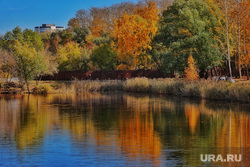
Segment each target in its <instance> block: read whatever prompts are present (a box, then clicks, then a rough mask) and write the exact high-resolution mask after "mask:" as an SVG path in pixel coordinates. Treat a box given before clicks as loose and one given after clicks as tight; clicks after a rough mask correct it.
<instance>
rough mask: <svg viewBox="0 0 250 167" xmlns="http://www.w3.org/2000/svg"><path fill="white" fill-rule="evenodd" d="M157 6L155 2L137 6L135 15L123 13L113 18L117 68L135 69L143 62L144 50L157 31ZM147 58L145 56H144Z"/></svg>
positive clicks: (149, 47) (148, 47) (148, 46)
mask: <svg viewBox="0 0 250 167" xmlns="http://www.w3.org/2000/svg"><path fill="white" fill-rule="evenodd" d="M157 11H158V8H157V7H156V5H155V3H153V2H152V3H149V4H148V6H144V7H142V8H138V9H137V10H136V11H135V15H128V14H124V15H123V16H122V17H121V18H120V19H117V20H115V22H114V27H113V35H114V38H115V47H116V48H117V50H118V53H119V59H120V63H121V65H120V66H118V69H135V68H140V65H142V64H144V63H143V62H142V60H145V59H144V58H142V57H144V56H148V55H147V54H145V53H146V50H148V49H151V46H150V44H151V41H152V38H153V37H154V35H155V34H156V32H157V26H156V22H157V20H158V12H157ZM146 59H147V58H146Z"/></svg>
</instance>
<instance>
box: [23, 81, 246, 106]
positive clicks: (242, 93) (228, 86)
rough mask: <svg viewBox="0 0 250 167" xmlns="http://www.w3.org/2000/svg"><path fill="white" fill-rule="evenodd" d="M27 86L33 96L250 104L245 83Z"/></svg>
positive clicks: (109, 82)
mask: <svg viewBox="0 0 250 167" xmlns="http://www.w3.org/2000/svg"><path fill="white" fill-rule="evenodd" d="M30 85H31V90H32V93H33V94H57V93H84V92H118V91H119V92H133V93H150V94H166V95H173V96H182V97H194V98H204V99H212V100H227V101H241V102H248V103H249V102H250V82H248V81H242V82H236V83H229V82H223V81H219V82H218V81H211V80H199V81H186V80H184V79H148V78H134V79H128V80H126V81H121V80H105V81H98V80H94V81H92V80H73V81H60V82H58V81H42V82H40V83H39V85H38V86H37V85H36V83H35V82H34V81H32V82H31V83H30ZM23 92H26V90H25V87H23Z"/></svg>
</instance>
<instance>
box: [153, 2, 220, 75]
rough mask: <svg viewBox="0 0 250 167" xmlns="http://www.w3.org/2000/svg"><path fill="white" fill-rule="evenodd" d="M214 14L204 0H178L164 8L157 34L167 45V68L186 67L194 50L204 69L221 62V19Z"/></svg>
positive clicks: (199, 65)
mask: <svg viewBox="0 0 250 167" xmlns="http://www.w3.org/2000/svg"><path fill="white" fill-rule="evenodd" d="M213 14H214V13H213ZM213 14H212V11H211V9H210V8H209V6H208V5H207V3H206V2H204V1H200V0H188V1H186V0H176V1H175V2H174V3H173V5H171V6H169V8H168V10H166V11H164V13H163V18H162V20H161V26H160V30H159V34H158V35H157V36H156V37H155V41H156V42H157V43H162V44H163V46H164V49H163V50H164V51H163V53H164V52H165V54H163V55H162V57H163V65H162V69H163V70H165V71H171V70H177V71H184V67H185V66H186V62H187V57H188V55H189V54H190V50H192V51H193V56H194V58H195V59H196V61H197V65H198V67H199V69H201V70H207V69H209V68H212V67H213V66H216V65H219V64H220V62H221V59H222V57H221V55H222V51H221V50H220V48H219V47H218V46H219V42H218V41H216V40H215V39H214V37H215V35H216V31H215V28H216V27H217V26H218V20H217V17H215V16H214V15H213Z"/></svg>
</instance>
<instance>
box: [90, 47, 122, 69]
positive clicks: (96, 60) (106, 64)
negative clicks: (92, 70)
mask: <svg viewBox="0 0 250 167" xmlns="http://www.w3.org/2000/svg"><path fill="white" fill-rule="evenodd" d="M91 60H92V62H93V64H94V66H96V65H97V66H98V68H99V69H100V70H104V71H106V70H115V68H116V64H117V53H116V52H115V51H114V50H113V49H112V47H111V46H110V45H108V44H104V45H101V46H100V47H98V48H96V49H95V50H94V51H93V54H92V56H91Z"/></svg>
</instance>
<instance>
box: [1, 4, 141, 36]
mask: <svg viewBox="0 0 250 167" xmlns="http://www.w3.org/2000/svg"><path fill="white" fill-rule="evenodd" d="M124 1H132V2H137V1H138V0H0V34H5V33H6V32H7V31H11V30H12V29H13V28H15V27H16V26H19V27H21V28H22V29H25V28H29V29H34V27H35V26H40V25H41V24H44V23H48V24H49V23H54V24H56V25H58V26H65V27H66V26H67V22H68V20H69V19H70V18H72V17H74V16H75V13H76V11H77V10H79V9H88V8H90V7H103V6H110V5H112V4H116V3H120V2H124Z"/></svg>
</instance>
